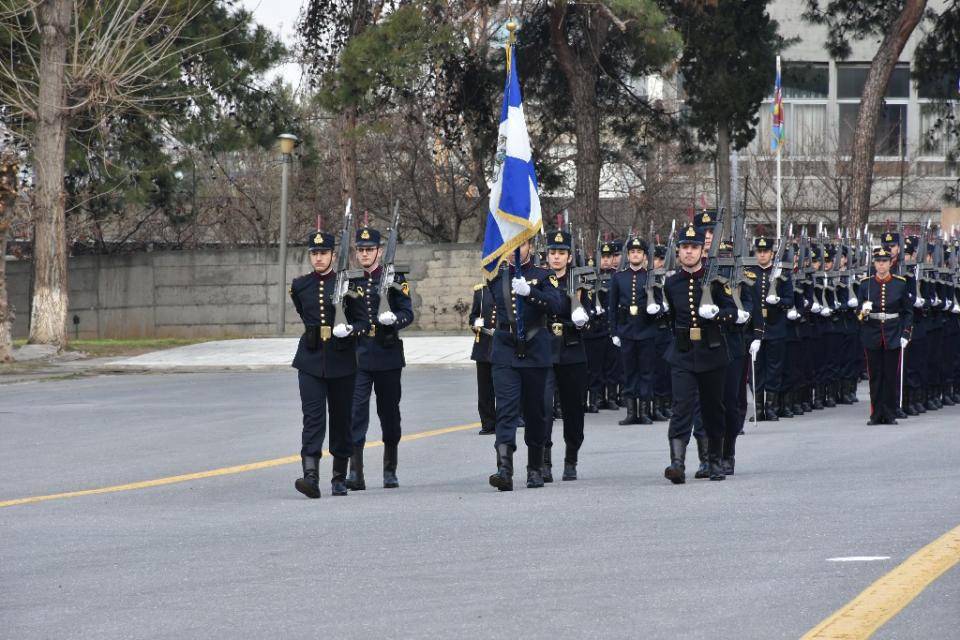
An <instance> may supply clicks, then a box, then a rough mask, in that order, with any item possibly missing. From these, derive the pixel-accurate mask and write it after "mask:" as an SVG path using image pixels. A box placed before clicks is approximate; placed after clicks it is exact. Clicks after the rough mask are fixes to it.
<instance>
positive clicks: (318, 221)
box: [317, 213, 323, 231]
mask: <svg viewBox="0 0 960 640" xmlns="http://www.w3.org/2000/svg"><path fill="white" fill-rule="evenodd" d="M320 218H321V216H320V214H319V213H318V214H317V231H322V230H323V227H322V226H321V225H320Z"/></svg>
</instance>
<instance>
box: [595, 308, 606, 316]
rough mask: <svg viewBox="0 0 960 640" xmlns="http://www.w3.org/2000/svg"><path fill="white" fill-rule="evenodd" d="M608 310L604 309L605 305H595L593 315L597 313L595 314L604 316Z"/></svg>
mask: <svg viewBox="0 0 960 640" xmlns="http://www.w3.org/2000/svg"><path fill="white" fill-rule="evenodd" d="M606 312H607V310H606V309H604V308H603V307H594V312H593V315H595V316H602V315H603V314H605V313H606Z"/></svg>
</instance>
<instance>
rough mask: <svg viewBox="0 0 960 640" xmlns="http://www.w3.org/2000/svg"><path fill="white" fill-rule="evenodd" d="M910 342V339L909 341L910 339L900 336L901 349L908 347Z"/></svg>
mask: <svg viewBox="0 0 960 640" xmlns="http://www.w3.org/2000/svg"><path fill="white" fill-rule="evenodd" d="M908 344H910V341H909V340H907V339H906V338H900V348H901V349H906V348H907V345H908Z"/></svg>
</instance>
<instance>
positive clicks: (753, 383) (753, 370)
mask: <svg viewBox="0 0 960 640" xmlns="http://www.w3.org/2000/svg"><path fill="white" fill-rule="evenodd" d="M756 365H757V356H756V355H755V354H752V353H751V354H750V389H751V390H752V391H753V424H754V426H757V425H759V424H760V423H759V422H757V366H756Z"/></svg>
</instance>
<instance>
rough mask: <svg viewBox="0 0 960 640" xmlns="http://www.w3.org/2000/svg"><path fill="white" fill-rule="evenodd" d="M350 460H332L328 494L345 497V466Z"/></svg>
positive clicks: (336, 458)
mask: <svg viewBox="0 0 960 640" xmlns="http://www.w3.org/2000/svg"><path fill="white" fill-rule="evenodd" d="M349 463H350V458H338V457H336V456H334V458H333V476H331V478H330V493H332V494H333V495H335V496H345V495H347V465H348V464H349Z"/></svg>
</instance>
